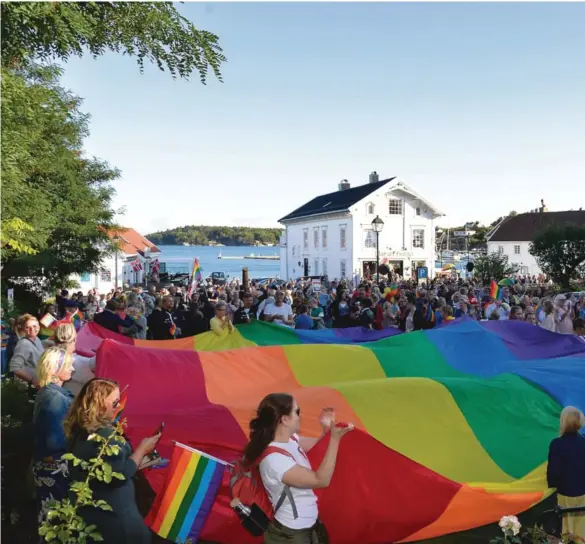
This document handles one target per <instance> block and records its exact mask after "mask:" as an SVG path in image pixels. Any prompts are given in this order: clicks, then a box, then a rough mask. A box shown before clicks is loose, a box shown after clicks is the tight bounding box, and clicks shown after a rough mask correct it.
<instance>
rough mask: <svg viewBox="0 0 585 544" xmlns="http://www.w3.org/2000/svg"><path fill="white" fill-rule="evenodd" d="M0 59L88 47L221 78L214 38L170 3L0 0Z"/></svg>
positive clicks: (17, 61) (179, 72)
mask: <svg viewBox="0 0 585 544" xmlns="http://www.w3.org/2000/svg"><path fill="white" fill-rule="evenodd" d="M1 10H2V27H1V28H2V63H3V65H4V66H9V67H17V66H21V65H22V64H23V63H26V62H28V61H30V60H33V61H52V60H56V59H59V60H67V59H68V58H70V57H71V56H82V55H83V54H84V53H85V52H86V51H88V52H89V53H90V54H91V55H93V56H94V57H97V56H99V55H102V54H103V53H105V52H106V51H114V52H117V53H123V54H127V55H130V56H133V57H136V59H137V61H138V65H139V67H140V70H143V68H144V61H145V60H147V61H150V62H153V63H154V64H156V65H157V66H158V67H159V69H161V70H167V71H168V72H170V74H171V75H172V76H173V77H177V76H178V77H181V78H188V77H189V76H190V75H191V74H192V73H193V72H198V73H199V76H200V79H201V82H202V83H205V82H206V78H207V74H208V72H209V69H210V68H211V70H212V71H213V73H214V74H215V76H216V77H217V78H218V79H219V80H221V72H220V66H221V64H222V63H223V62H225V61H226V58H225V56H224V55H223V53H222V49H221V47H220V46H219V43H218V37H217V36H216V35H215V34H213V33H211V32H207V31H205V30H199V29H197V28H196V27H195V26H194V25H193V23H192V22H191V21H189V20H188V19H186V18H185V17H183V16H182V15H181V14H180V13H179V12H178V11H177V10H176V8H175V7H174V6H173V4H172V3H171V2H3V3H2V7H1Z"/></svg>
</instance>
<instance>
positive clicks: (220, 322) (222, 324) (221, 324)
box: [209, 300, 235, 338]
mask: <svg viewBox="0 0 585 544" xmlns="http://www.w3.org/2000/svg"><path fill="white" fill-rule="evenodd" d="M209 325H210V327H211V331H212V332H213V333H214V334H215V335H216V336H219V337H220V338H225V337H226V336H229V335H230V334H232V333H233V332H234V330H235V329H234V326H233V325H232V322H231V321H230V320H229V319H228V316H227V302H224V301H223V300H220V301H219V302H218V303H217V304H216V305H215V317H214V318H213V319H212V320H211V321H210V322H209Z"/></svg>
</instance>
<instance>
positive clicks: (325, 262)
mask: <svg viewBox="0 0 585 544" xmlns="http://www.w3.org/2000/svg"><path fill="white" fill-rule="evenodd" d="M322 262H323V264H322V265H321V268H323V272H322V273H323V276H326V275H327V259H323V261H322Z"/></svg>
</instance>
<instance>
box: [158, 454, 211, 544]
mask: <svg viewBox="0 0 585 544" xmlns="http://www.w3.org/2000/svg"><path fill="white" fill-rule="evenodd" d="M200 458H201V456H200V455H197V454H196V453H193V454H191V460H190V461H189V464H188V465H187V469H186V470H185V472H184V473H183V476H182V477H181V483H180V484H179V487H178V488H177V492H176V493H175V497H174V498H173V502H171V504H170V506H169V509H168V510H167V513H166V515H165V519H164V521H163V522H162V524H161V527H160V532H159V535H160V536H162V537H163V538H166V537H167V536H168V534H169V531H170V530H171V527H172V525H173V522H174V521H175V518H176V517H177V512H178V511H179V508H180V506H181V502H182V500H183V498H184V497H185V493H186V492H187V489H188V488H189V484H190V483H191V480H192V479H193V476H194V475H195V470H196V469H197V464H198V463H199V459H200Z"/></svg>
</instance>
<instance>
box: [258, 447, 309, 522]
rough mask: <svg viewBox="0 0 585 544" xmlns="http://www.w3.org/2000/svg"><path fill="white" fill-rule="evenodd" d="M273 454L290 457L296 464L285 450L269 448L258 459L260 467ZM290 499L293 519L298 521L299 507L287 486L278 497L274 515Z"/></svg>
mask: <svg viewBox="0 0 585 544" xmlns="http://www.w3.org/2000/svg"><path fill="white" fill-rule="evenodd" d="M292 439H293V440H294V441H295V442H297V443H298V440H297V439H296V438H294V437H292ZM271 453H280V454H281V455H284V456H286V457H290V458H291V459H292V460H293V461H295V462H296V459H295V458H294V456H293V455H292V454H291V453H290V452H288V451H286V450H285V449H283V448H279V447H277V446H268V447H267V448H266V449H265V450H264V451H263V452H262V455H260V457H259V458H258V461H257V463H258V465H260V463H261V462H262V461H263V460H264V458H265V457H267V456H268V455H270V454H271ZM286 499H288V500H289V502H290V506H291V508H292V511H293V518H294V519H297V518H298V517H299V512H298V510H297V505H296V503H295V499H294V497H293V494H292V491H291V490H290V487H289V486H288V485H285V486H284V488H283V490H282V493H281V494H280V497H278V501H276V505H275V506H274V513H275V514H276V512H278V510H279V509H280V507H281V506H282V505H283V504H284V501H285V500H286Z"/></svg>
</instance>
